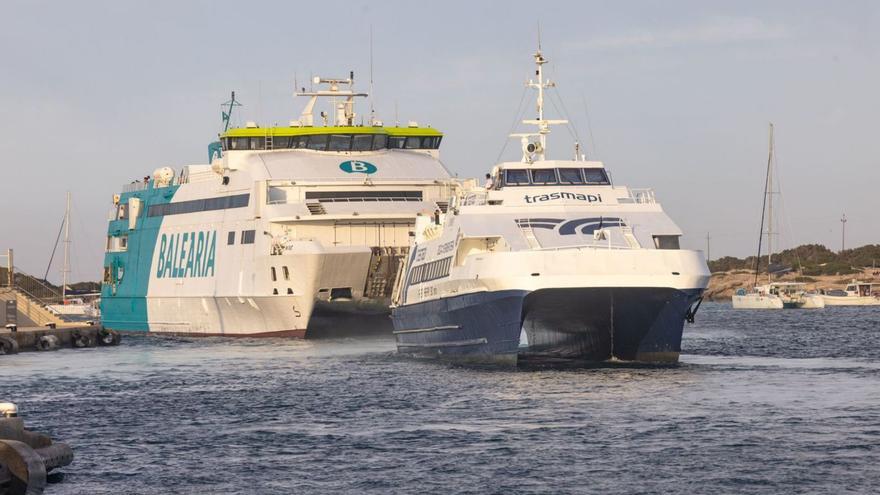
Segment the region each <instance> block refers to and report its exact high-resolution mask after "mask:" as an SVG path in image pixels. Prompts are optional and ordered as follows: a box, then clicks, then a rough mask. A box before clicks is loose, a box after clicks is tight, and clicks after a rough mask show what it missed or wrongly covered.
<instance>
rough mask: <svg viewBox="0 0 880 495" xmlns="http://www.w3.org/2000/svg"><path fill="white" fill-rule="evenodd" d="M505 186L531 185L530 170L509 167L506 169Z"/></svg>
mask: <svg viewBox="0 0 880 495" xmlns="http://www.w3.org/2000/svg"><path fill="white" fill-rule="evenodd" d="M504 185H505V186H527V185H529V172H528V170H523V169H508V170H505V171H504Z"/></svg>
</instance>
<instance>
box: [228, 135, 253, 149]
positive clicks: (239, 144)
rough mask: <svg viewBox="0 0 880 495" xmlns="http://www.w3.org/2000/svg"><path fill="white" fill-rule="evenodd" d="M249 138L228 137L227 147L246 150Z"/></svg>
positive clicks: (248, 146) (248, 147) (248, 145)
mask: <svg viewBox="0 0 880 495" xmlns="http://www.w3.org/2000/svg"><path fill="white" fill-rule="evenodd" d="M250 140H251V138H246V137H235V138H230V139H229V149H231V150H247V149H250V147H251V145H250Z"/></svg>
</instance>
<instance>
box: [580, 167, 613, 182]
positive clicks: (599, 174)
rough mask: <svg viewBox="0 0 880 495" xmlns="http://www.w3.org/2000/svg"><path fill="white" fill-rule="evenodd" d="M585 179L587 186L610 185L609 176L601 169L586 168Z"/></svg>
mask: <svg viewBox="0 0 880 495" xmlns="http://www.w3.org/2000/svg"><path fill="white" fill-rule="evenodd" d="M584 178H585V179H586V181H587V184H608V176H607V175H605V170H603V169H601V168H585V169H584Z"/></svg>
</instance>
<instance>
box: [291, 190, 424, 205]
mask: <svg viewBox="0 0 880 495" xmlns="http://www.w3.org/2000/svg"><path fill="white" fill-rule="evenodd" d="M306 199H317V200H318V201H319V202H321V203H325V202H329V203H333V202H340V201H342V202H347V201H421V200H422V191H306Z"/></svg>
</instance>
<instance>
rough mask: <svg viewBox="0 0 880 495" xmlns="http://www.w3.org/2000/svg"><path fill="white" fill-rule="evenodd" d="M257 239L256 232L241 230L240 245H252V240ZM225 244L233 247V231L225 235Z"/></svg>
mask: <svg viewBox="0 0 880 495" xmlns="http://www.w3.org/2000/svg"><path fill="white" fill-rule="evenodd" d="M256 238H257V232H256V231H255V230H242V231H241V243H242V244H253V243H254V240H256ZM226 244H227V245H230V246H231V245H233V244H235V231H234V230H233V231H231V232H229V233H228V234H226ZM273 270H274V268H273Z"/></svg>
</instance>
